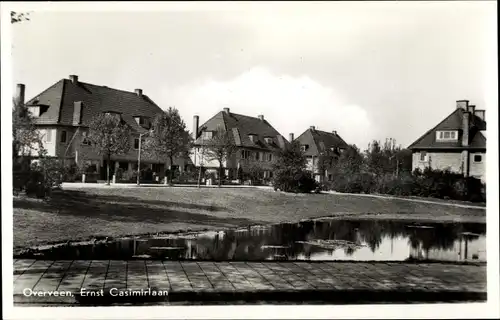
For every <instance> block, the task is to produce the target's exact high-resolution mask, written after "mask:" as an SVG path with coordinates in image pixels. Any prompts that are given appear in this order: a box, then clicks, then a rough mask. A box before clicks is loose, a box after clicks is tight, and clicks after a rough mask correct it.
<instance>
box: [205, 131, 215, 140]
mask: <svg viewBox="0 0 500 320" xmlns="http://www.w3.org/2000/svg"><path fill="white" fill-rule="evenodd" d="M213 137H214V133H213V132H212V131H203V139H212V138H213Z"/></svg>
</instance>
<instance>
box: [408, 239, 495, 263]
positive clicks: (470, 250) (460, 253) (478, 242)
mask: <svg viewBox="0 0 500 320" xmlns="http://www.w3.org/2000/svg"><path fill="white" fill-rule="evenodd" d="M485 248H486V237H485V236H484V235H481V236H479V235H474V234H468V233H466V234H463V235H462V237H461V238H460V240H457V241H455V243H454V244H453V246H452V247H451V248H449V249H428V250H425V249H424V248H422V246H419V247H412V248H410V258H413V259H419V260H422V259H426V260H441V261H443V260H444V261H463V260H479V261H486V249H485Z"/></svg>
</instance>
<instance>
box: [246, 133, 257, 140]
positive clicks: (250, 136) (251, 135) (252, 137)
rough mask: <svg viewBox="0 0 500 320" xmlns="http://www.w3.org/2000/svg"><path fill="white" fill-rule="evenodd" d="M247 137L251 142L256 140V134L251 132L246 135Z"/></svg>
mask: <svg viewBox="0 0 500 320" xmlns="http://www.w3.org/2000/svg"><path fill="white" fill-rule="evenodd" d="M248 139H250V141H252V142H256V141H257V135H256V134H253V133H251V134H249V135H248Z"/></svg>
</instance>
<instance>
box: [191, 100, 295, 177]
mask: <svg viewBox="0 0 500 320" xmlns="http://www.w3.org/2000/svg"><path fill="white" fill-rule="evenodd" d="M218 128H221V129H222V130H224V131H226V132H229V136H230V137H231V139H232V142H233V143H234V146H235V147H236V152H235V153H234V154H233V155H232V157H231V158H230V159H228V160H227V161H226V163H224V169H225V175H226V176H227V177H228V178H229V179H231V180H236V179H237V171H238V170H239V169H240V168H241V170H243V171H246V170H248V169H250V168H251V167H252V166H257V167H258V168H260V169H261V170H262V172H263V177H262V178H264V179H268V178H272V171H271V167H272V164H273V162H274V161H275V160H276V153H277V152H278V150H282V149H284V148H286V146H287V145H288V144H289V142H288V141H287V140H286V139H285V138H284V137H283V136H282V135H281V134H280V133H279V132H278V131H277V130H276V129H274V128H273V126H272V125H271V124H270V123H269V122H268V121H267V120H266V119H264V116H263V115H259V116H258V117H251V116H247V115H242V114H236V113H232V112H231V111H230V109H229V108H224V109H223V110H222V111H220V112H218V113H217V114H215V115H214V116H213V117H212V118H210V119H208V120H207V121H206V122H205V123H203V124H202V125H201V126H200V125H199V116H197V115H195V116H194V117H193V131H192V134H193V139H194V147H193V150H192V152H191V162H192V163H193V164H194V166H196V167H200V166H202V167H203V168H205V169H206V170H208V171H213V172H214V173H215V174H217V169H218V167H219V163H218V162H217V161H215V160H210V159H208V158H207V157H206V154H205V153H204V152H203V148H204V146H205V145H206V144H207V143H206V141H208V140H209V139H211V138H212V137H213V135H214V134H216V133H217V130H218Z"/></svg>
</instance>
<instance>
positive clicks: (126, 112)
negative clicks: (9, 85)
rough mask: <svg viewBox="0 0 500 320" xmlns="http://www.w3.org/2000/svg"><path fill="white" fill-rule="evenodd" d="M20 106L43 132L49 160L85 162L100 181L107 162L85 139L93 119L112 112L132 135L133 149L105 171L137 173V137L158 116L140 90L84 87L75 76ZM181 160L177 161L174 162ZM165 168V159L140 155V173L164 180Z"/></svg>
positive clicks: (21, 96)
mask: <svg viewBox="0 0 500 320" xmlns="http://www.w3.org/2000/svg"><path fill="white" fill-rule="evenodd" d="M24 92H25V86H24V85H23V84H18V85H17V92H16V99H18V100H19V101H20V102H24ZM25 105H26V107H27V108H28V110H29V112H30V113H31V114H32V115H33V116H34V118H35V125H36V127H37V128H38V129H39V130H40V132H41V133H42V137H43V138H42V140H43V145H44V148H45V149H46V150H47V151H48V156H52V157H58V158H61V159H64V160H65V164H66V165H71V164H77V165H81V164H86V165H88V166H89V167H90V168H91V170H92V171H94V172H96V173H97V174H98V175H99V178H100V179H104V178H105V174H106V173H105V172H106V170H105V168H106V167H107V161H106V159H105V158H103V157H102V156H99V155H98V154H97V153H96V150H95V149H94V148H93V147H92V145H90V142H89V141H88V139H86V138H85V137H86V135H87V133H88V124H89V122H90V121H91V119H92V117H93V116H94V115H96V114H99V113H112V114H116V115H119V116H120V117H121V119H122V120H123V121H124V122H125V123H127V124H128V125H129V126H130V128H131V129H132V132H133V133H132V137H131V140H132V148H131V150H130V151H129V152H128V153H127V154H125V155H121V156H112V157H111V161H110V167H111V171H112V172H114V171H115V170H117V169H118V168H121V169H122V170H123V171H124V172H127V171H128V172H131V171H136V170H137V162H138V148H139V135H140V134H141V133H142V134H144V133H146V132H147V131H148V129H149V128H150V125H151V121H152V120H153V119H154V117H155V115H156V114H158V113H160V112H162V109H161V108H160V107H159V106H158V105H156V104H155V103H154V102H153V101H152V100H151V99H150V98H149V97H148V96H147V95H145V94H143V92H142V90H141V89H135V91H134V92H129V91H123V90H118V89H113V88H109V87H106V86H99V85H95V84H90V83H84V82H81V81H79V79H78V76H76V75H71V76H69V79H61V80H59V81H57V82H56V83H55V84H53V85H52V86H50V87H49V88H47V89H46V90H44V91H43V92H41V93H40V94H38V95H36V96H35V97H34V98H33V99H31V100H29V101H27V102H26V103H25ZM143 139H144V137H143ZM166 161H168V160H166ZM183 161H184V160H183V159H176V160H175V161H174V162H183ZM175 164H177V165H179V164H180V163H174V165H175ZM166 165H168V163H165V160H161V161H160V160H159V159H154V158H148V157H147V156H146V155H145V154H142V155H141V169H148V168H149V169H151V171H152V172H156V173H157V174H158V175H159V176H160V177H162V176H164V174H165V167H166ZM182 165H183V164H181V166H182Z"/></svg>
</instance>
